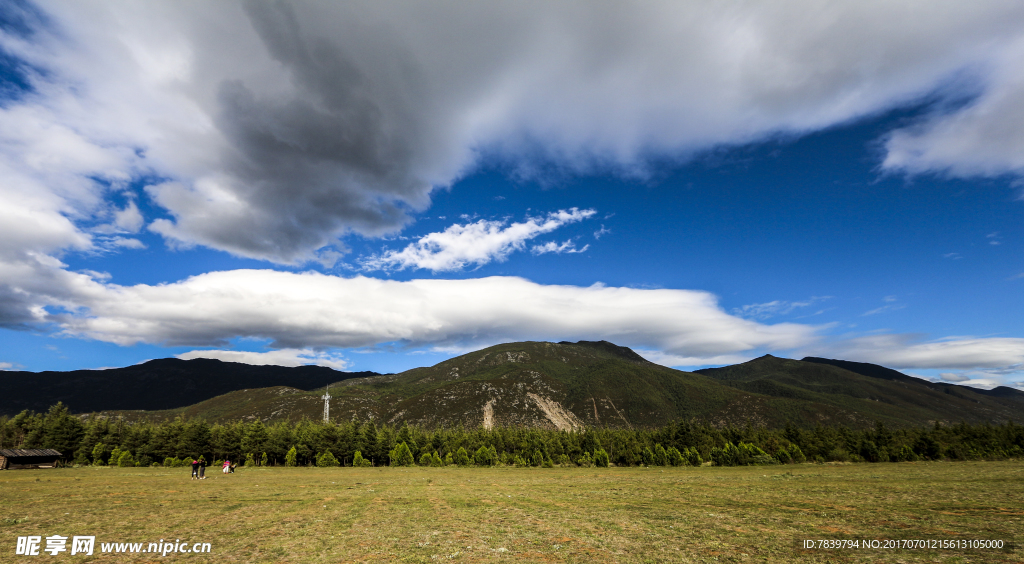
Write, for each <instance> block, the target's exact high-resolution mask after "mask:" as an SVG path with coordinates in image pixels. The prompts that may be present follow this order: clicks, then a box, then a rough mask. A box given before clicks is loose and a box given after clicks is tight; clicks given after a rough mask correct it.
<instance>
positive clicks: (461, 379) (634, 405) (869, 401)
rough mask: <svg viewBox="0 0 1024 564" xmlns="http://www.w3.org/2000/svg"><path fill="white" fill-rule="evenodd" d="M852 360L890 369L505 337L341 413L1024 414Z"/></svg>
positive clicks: (199, 409)
mask: <svg viewBox="0 0 1024 564" xmlns="http://www.w3.org/2000/svg"><path fill="white" fill-rule="evenodd" d="M844 362H845V361H844ZM853 367H854V368H857V369H858V370H860V371H861V372H863V371H869V372H876V373H878V374H882V375H884V376H888V377H883V378H879V377H873V376H867V375H864V374H861V373H858V372H853V371H850V370H847V369H845V368H842V367H840V366H835V365H833V364H830V363H825V362H813V361H804V360H794V359H786V358H778V357H774V356H772V355H765V356H763V357H761V358H758V359H753V360H751V361H748V362H745V363H741V364H737V365H732V366H725V367H720V368H709V369H702V370H698V371H695V372H684V371H680V370H675V369H672V368H668V367H664V366H660V365H658V364H655V363H652V362H649V361H647V360H645V359H643V357H641V356H639V355H638V354H636V352H635V351H632V350H631V349H629V348H627V347H620V346H618V345H615V344H613V343H609V342H607V341H580V342H577V343H570V342H566V341H562V342H559V343H548V342H521V343H505V344H501V345H495V346H493V347H487V348H485V349H481V350H478V351H473V352H470V353H467V354H464V355H461V356H458V357H454V358H451V359H448V360H445V361H443V362H440V363H438V364H435V365H434V366H429V367H419V368H414V369H411V370H407V371H405V372H402V373H399V374H383V375H381V374H372V375H365V376H361V377H346V378H345V379H343V380H339V381H336V382H333V383H332V384H331V385H332V389H331V393H332V396H333V398H334V399H332V401H331V416H332V419H333V420H335V421H345V420H357V421H365V420H373V421H377V422H383V423H388V424H396V425H400V424H402V423H409V424H410V425H413V424H415V425H419V426H424V427H452V426H459V425H462V426H465V427H469V428H472V427H479V426H484V427H489V426H534V427H544V428H552V429H562V430H574V429H580V428H583V427H624V428H635V427H641V428H652V427H658V426H661V425H665V424H667V423H669V422H671V421H677V420H699V421H705V422H708V423H711V424H713V425H716V426H727V425H746V424H751V425H755V426H769V427H781V426H786V425H796V426H800V427H813V426H815V425H819V424H822V425H844V426H848V427H869V426H872V425H874V423H875V422H876V421H880V422H883V423H885V424H886V425H892V426H896V427H905V426H920V425H928V424H931V423H934V422H937V421H941V422H947V423H956V422H959V421H961V420H963V421H967V422H971V423H980V422H1000V421H1007V420H1020V415H1021V414H1022V412H1024V401H1022V400H1021V399H1020V397H1018V396H1024V394H1007V395H1006V396H1005V397H1004V396H992V395H988V394H984V393H981V392H980V391H978V390H975V389H973V388H969V387H966V386H956V385H951V384H937V383H933V382H927V381H924V380H920V379H918V378H913V377H911V376H907V375H903V374H902V373H898V372H896V371H890V369H887V368H885V367H880V366H877V365H866V364H864V363H854V366H853ZM871 367H874V368H871ZM893 373H895V374H893ZM328 374H330V373H328ZM335 374H339V375H341V374H345V373H338V372H336V373H335ZM897 375H899V376H901V377H897ZM320 396H321V393H320V391H319V390H315V391H303V390H299V389H296V388H293V387H287V386H280V385H277V386H273V387H265V388H259V387H257V386H247V387H246V388H245V389H241V390H235V391H231V392H228V393H226V394H223V395H220V396H217V397H213V398H209V399H205V400H203V401H202V402H199V403H196V404H192V405H189V406H185V407H181V408H176V409H171V410H162V411H145V412H141V411H140V412H119V413H120V414H121V415H124V416H127V417H156V418H166V417H176V416H178V415H186V416H189V417H204V418H207V419H211V420H220V421H227V420H234V419H249V420H252V419H260V420H264V421H274V420H297V419H302V418H308V419H319V418H320V417H321V414H322V410H323V401H322V400H321V398H320Z"/></svg>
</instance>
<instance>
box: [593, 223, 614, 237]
mask: <svg viewBox="0 0 1024 564" xmlns="http://www.w3.org/2000/svg"><path fill="white" fill-rule="evenodd" d="M611 232H612V230H611V229H605V227H604V225H601V228H600V229H598V230H597V231H594V239H600V238H601V237H604V236H605V235H607V234H609V233H611Z"/></svg>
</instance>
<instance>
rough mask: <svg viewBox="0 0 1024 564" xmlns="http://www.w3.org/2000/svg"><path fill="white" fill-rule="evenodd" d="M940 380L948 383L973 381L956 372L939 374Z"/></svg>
mask: <svg viewBox="0 0 1024 564" xmlns="http://www.w3.org/2000/svg"><path fill="white" fill-rule="evenodd" d="M939 378H942V379H943V380H945V381H947V382H966V381H967V380H970V379H971V377H970V376H967V375H965V374H958V373H956V372H942V373H940V374H939Z"/></svg>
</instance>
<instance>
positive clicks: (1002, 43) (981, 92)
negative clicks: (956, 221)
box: [883, 4, 1024, 244]
mask: <svg viewBox="0 0 1024 564" xmlns="http://www.w3.org/2000/svg"><path fill="white" fill-rule="evenodd" d="M991 5H993V4H989V6H991ZM1007 23H1008V24H1011V23H1012V25H1015V26H1017V27H1018V29H1020V24H1021V18H1020V16H1019V14H1018V15H1016V16H1015V17H1013V19H1012V20H1010V21H1008V22H1007ZM998 27H1001V26H994V28H993V29H994V30H995V29H997V28H998ZM996 34H997V35H999V32H998V31H996ZM976 48H977V49H978V55H980V57H979V60H978V61H977V63H976V64H975V65H973V66H974V72H975V73H976V74H977V75H980V76H975V77H971V78H972V79H973V82H974V85H973V87H974V88H976V89H977V91H978V93H977V96H976V98H975V99H973V100H971V101H970V102H969V103H968V104H966V105H965V106H963V107H956V108H954V109H952V110H949V111H939V112H936V113H934V114H933V115H931V116H929V117H927V118H925V119H923V120H922V121H920V122H919V123H916V124H913V125H911V126H908V127H905V128H902V129H899V130H897V131H894V132H892V134H891V135H890V136H889V138H888V140H887V142H886V145H885V147H886V150H887V154H886V157H885V161H884V163H883V166H884V167H885V168H888V169H890V170H901V171H907V172H911V173H920V172H941V173H945V174H948V175H951V176H959V177H966V176H999V175H1002V174H1007V173H1010V174H1017V175H1020V174H1024V127H1021V124H1024V68H1022V67H1021V64H1020V61H1021V60H1024V34H1022V33H1020V32H1018V33H1016V34H1014V36H1003V38H1002V39H1000V40H997V42H996V43H995V44H992V45H990V46H988V47H985V46H982V45H978V46H976ZM996 244H998V243H996Z"/></svg>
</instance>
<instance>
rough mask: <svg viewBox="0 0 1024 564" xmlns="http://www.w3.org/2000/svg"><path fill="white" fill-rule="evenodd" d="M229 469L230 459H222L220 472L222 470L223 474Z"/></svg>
mask: <svg viewBox="0 0 1024 564" xmlns="http://www.w3.org/2000/svg"><path fill="white" fill-rule="evenodd" d="M230 469H231V461H230V460H225V461H224V468H223V469H222V470H221V472H224V473H225V474H227V473H228V471H229V470H230Z"/></svg>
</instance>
